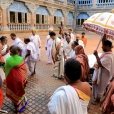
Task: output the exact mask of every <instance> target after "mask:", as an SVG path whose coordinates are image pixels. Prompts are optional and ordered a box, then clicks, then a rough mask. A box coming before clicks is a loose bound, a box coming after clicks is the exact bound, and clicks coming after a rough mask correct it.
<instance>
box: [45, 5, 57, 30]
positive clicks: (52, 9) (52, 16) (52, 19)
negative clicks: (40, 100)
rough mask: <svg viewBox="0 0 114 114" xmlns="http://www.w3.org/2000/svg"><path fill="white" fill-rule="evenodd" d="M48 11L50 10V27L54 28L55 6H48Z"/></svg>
mask: <svg viewBox="0 0 114 114" xmlns="http://www.w3.org/2000/svg"><path fill="white" fill-rule="evenodd" d="M47 9H48V11H49V14H50V21H49V22H50V23H49V24H50V27H52V28H53V25H54V13H55V11H56V9H55V8H52V7H47Z"/></svg>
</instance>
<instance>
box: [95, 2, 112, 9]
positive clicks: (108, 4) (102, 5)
mask: <svg viewBox="0 0 114 114" xmlns="http://www.w3.org/2000/svg"><path fill="white" fill-rule="evenodd" d="M96 7H97V8H113V7H114V2H107V3H97V4H96Z"/></svg>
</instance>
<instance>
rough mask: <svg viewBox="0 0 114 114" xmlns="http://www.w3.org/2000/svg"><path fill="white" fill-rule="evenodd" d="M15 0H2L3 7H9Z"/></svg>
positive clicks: (0, 1)
mask: <svg viewBox="0 0 114 114" xmlns="http://www.w3.org/2000/svg"><path fill="white" fill-rule="evenodd" d="M13 1H14V0H0V7H1V9H7V8H8V7H9V5H10V4H11V3H13Z"/></svg>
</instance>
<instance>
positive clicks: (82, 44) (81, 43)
mask: <svg viewBox="0 0 114 114" xmlns="http://www.w3.org/2000/svg"><path fill="white" fill-rule="evenodd" d="M76 41H77V42H78V44H79V45H81V46H82V47H83V48H84V43H83V41H82V40H80V35H79V34H76Z"/></svg>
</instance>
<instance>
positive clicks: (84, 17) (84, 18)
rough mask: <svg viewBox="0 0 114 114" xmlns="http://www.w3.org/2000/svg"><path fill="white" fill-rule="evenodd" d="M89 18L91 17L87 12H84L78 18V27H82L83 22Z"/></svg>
mask: <svg viewBox="0 0 114 114" xmlns="http://www.w3.org/2000/svg"><path fill="white" fill-rule="evenodd" d="M88 18H89V15H88V14H87V13H85V12H82V13H80V14H79V15H78V16H77V18H76V19H77V25H79V26H81V25H82V24H83V22H84V21H85V20H86V19H88Z"/></svg>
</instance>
